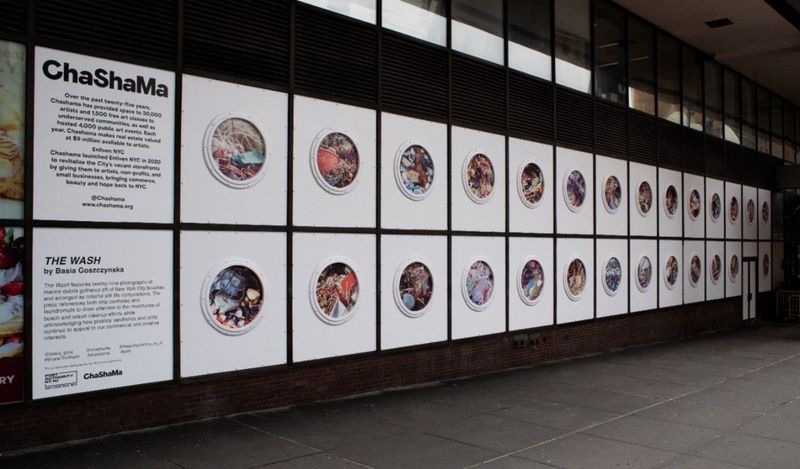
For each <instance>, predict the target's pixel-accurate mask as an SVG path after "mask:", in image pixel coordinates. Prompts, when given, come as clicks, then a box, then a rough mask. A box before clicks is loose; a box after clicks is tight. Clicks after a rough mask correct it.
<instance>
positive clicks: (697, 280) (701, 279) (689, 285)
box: [681, 241, 708, 304]
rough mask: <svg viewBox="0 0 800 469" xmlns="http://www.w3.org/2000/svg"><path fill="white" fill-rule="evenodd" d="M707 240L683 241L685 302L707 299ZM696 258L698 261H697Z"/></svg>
mask: <svg viewBox="0 0 800 469" xmlns="http://www.w3.org/2000/svg"><path fill="white" fill-rule="evenodd" d="M705 249H706V246H705V242H703V241H684V242H683V265H682V266H681V268H682V270H683V273H682V275H683V302H684V303H687V304H688V303H698V302H700V301H705V299H706V275H707V274H706V271H707V270H708V264H707V263H706V254H705ZM695 259H696V260H697V263H695V262H694V261H695Z"/></svg>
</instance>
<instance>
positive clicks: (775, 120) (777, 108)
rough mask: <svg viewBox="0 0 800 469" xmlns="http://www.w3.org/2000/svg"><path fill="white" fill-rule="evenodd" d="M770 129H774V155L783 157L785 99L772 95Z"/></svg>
mask: <svg viewBox="0 0 800 469" xmlns="http://www.w3.org/2000/svg"><path fill="white" fill-rule="evenodd" d="M770 101H771V106H770V116H771V118H770V129H772V156H774V157H775V158H783V100H782V99H781V98H780V97H779V96H778V95H774V94H773V95H771V96H770Z"/></svg>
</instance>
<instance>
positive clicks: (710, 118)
mask: <svg viewBox="0 0 800 469" xmlns="http://www.w3.org/2000/svg"><path fill="white" fill-rule="evenodd" d="M703 74H704V75H703V77H704V80H703V84H704V85H703V86H704V87H705V91H704V93H705V94H704V97H705V105H706V114H705V130H706V133H707V134H709V135H713V136H715V137H719V138H722V68H720V66H719V64H717V63H714V62H713V61H711V60H706V61H705V70H704V72H703Z"/></svg>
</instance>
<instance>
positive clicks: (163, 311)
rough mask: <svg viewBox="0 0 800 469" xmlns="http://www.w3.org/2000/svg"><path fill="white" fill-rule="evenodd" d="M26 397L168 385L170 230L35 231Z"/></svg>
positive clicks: (169, 366) (171, 264) (170, 303)
mask: <svg viewBox="0 0 800 469" xmlns="http://www.w3.org/2000/svg"><path fill="white" fill-rule="evenodd" d="M33 243H35V244H34V245H35V246H36V250H35V254H34V257H33V266H32V269H33V282H32V283H33V301H32V310H33V323H32V325H31V329H32V331H33V347H32V354H33V357H32V359H33V373H32V381H33V398H34V399H41V398H46V397H54V396H61V395H67V394H76V393H82V392H87V391H97V390H101V389H111V388H119V387H123V386H131V385H135V384H143V383H152V382H156V381H167V380H171V379H172V376H173V372H172V311H173V308H172V299H173V285H172V269H173V267H172V266H173V258H172V232H171V231H156V230H119V229H83V228H81V229H77V228H37V229H35V230H34V232H33Z"/></svg>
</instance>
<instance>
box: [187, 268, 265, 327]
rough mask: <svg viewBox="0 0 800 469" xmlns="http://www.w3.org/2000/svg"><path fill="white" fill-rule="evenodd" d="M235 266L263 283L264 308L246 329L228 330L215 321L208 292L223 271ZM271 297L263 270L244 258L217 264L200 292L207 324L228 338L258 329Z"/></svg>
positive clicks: (201, 305)
mask: <svg viewBox="0 0 800 469" xmlns="http://www.w3.org/2000/svg"><path fill="white" fill-rule="evenodd" d="M234 266H241V267H246V268H248V269H250V271H251V272H253V273H254V274H255V275H256V277H257V278H258V281H259V282H261V301H262V306H261V310H260V311H259V312H258V315H257V316H256V317H255V319H253V320H252V321H251V322H250V324H248V325H247V326H245V327H242V328H239V329H228V328H226V327H224V326H223V325H222V324H220V323H219V322H217V321H216V320H215V319H214V315H213V314H212V312H211V309H210V307H209V305H208V291H209V289H210V288H211V284H212V283H214V281H215V280H216V278H217V276H218V275H219V274H220V273H222V271H223V270H225V269H227V268H228V267H234ZM268 297H269V295H268V294H267V282H266V280H265V277H264V272H262V270H261V268H260V267H258V265H256V263H254V262H253V261H250V260H247V259H242V258H238V257H237V258H229V259H225V260H224V261H222V262H219V263H217V264H216V265H215V266H214V267H212V268H211V270H209V271H208V273H207V274H206V277H205V280H203V286H202V289H201V290H200V308H201V311H202V312H203V317H204V318H205V320H206V322H207V323H208V325H209V326H211V328H212V329H214V330H215V331H217V332H219V333H220V334H223V335H227V336H240V335H243V334H246V333H248V332H250V331H252V330H253V329H255V328H256V326H258V325H259V324H260V323H261V320H262V319H263V318H264V315H265V314H267V312H266V311H265V309H266V306H267V304H266V300H267V298H268Z"/></svg>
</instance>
